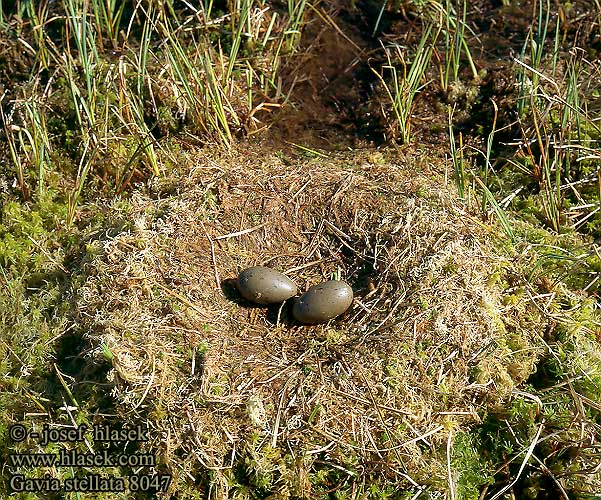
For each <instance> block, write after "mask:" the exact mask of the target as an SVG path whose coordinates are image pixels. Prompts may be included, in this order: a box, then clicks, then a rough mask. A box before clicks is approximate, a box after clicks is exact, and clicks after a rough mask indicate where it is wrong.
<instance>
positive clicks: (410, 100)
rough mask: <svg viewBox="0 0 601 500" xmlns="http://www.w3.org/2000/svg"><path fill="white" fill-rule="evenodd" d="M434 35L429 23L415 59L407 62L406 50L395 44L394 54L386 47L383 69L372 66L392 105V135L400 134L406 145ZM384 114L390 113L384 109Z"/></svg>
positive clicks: (392, 136) (397, 135) (393, 136)
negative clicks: (387, 74)
mask: <svg viewBox="0 0 601 500" xmlns="http://www.w3.org/2000/svg"><path fill="white" fill-rule="evenodd" d="M433 34H434V30H433V27H432V25H428V26H427V27H426V28H425V29H424V32H423V33H422V35H421V38H420V41H419V44H418V46H417V49H416V51H415V55H414V58H413V61H411V62H408V61H407V60H406V56H405V54H404V51H403V49H401V48H400V47H399V46H398V45H395V46H394V47H392V50H393V51H394V53H393V55H391V54H390V50H387V49H386V48H384V50H385V54H386V58H387V64H385V65H383V66H382V68H381V71H376V70H375V69H373V68H372V71H373V72H374V74H375V75H376V77H377V78H378V79H379V80H380V83H381V84H382V86H383V88H384V90H385V91H386V95H387V96H388V99H389V104H390V106H391V108H392V113H393V115H392V116H393V120H391V123H392V132H391V137H390V138H391V139H394V138H396V137H400V139H401V140H402V142H403V143H405V144H406V143H408V142H409V141H410V139H411V112H412V111H413V104H414V101H415V99H416V97H417V95H418V93H419V92H420V90H421V89H422V88H423V87H424V86H425V84H423V78H424V76H425V74H426V71H427V69H428V65H429V62H430V57H431V54H432V35H433ZM397 65H400V67H401V70H400V71H399V69H397ZM384 72H388V73H389V74H390V79H389V81H387V79H385V78H384V76H383V74H382V73H384ZM385 114H387V113H386V112H385Z"/></svg>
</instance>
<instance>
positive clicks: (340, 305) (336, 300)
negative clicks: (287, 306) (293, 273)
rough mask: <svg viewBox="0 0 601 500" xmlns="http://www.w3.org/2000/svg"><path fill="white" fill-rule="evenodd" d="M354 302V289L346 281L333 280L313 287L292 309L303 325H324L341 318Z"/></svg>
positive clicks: (297, 300)
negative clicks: (337, 317) (333, 319)
mask: <svg viewBox="0 0 601 500" xmlns="http://www.w3.org/2000/svg"><path fill="white" fill-rule="evenodd" d="M352 302H353V289H352V288H351V287H350V286H348V285H347V284H346V283H345V282H344V281H337V280H331V281H326V282H324V283H320V284H319V285H315V286H312V287H311V288H309V290H307V291H306V292H305V293H303V294H302V295H301V296H300V297H299V298H298V299H296V302H295V303H294V308H293V309H292V314H293V315H294V317H295V318H296V319H297V320H298V321H300V322H301V323H309V324H314V323H324V322H326V321H328V320H330V319H332V318H335V317H336V316H340V315H341V314H342V313H343V312H344V311H346V310H347V309H348V308H349V307H350V305H351V304H352Z"/></svg>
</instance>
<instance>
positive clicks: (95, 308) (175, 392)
mask: <svg viewBox="0 0 601 500" xmlns="http://www.w3.org/2000/svg"><path fill="white" fill-rule="evenodd" d="M428 154H429V155H430V156H428V157H427V156H426V153H423V154H422V153H420V152H411V153H410V152H407V153H403V154H401V153H398V152H397V153H395V156H394V157H390V158H385V157H383V156H382V155H381V154H380V153H378V152H373V151H371V152H365V153H359V154H358V153H357V152H353V156H352V157H351V156H348V157H347V156H346V155H345V154H344V153H335V154H334V153H332V154H327V155H325V156H317V157H308V156H307V155H305V156H294V155H283V154H281V153H279V152H265V151H262V150H261V149H260V148H256V149H255V148H254V147H253V146H251V145H245V146H244V150H242V147H241V148H240V150H238V151H232V152H230V153H219V154H214V153H213V154H211V153H209V152H194V153H188V156H186V157H184V158H182V159H181V164H182V165H184V167H185V165H186V163H188V166H189V168H188V171H189V173H188V174H187V177H186V178H185V179H184V178H181V179H178V180H167V179H163V180H159V181H156V182H155V184H154V185H152V186H149V187H147V188H146V189H144V190H140V191H139V192H137V193H136V194H134V196H133V198H132V199H131V207H130V216H131V223H130V224H129V225H128V227H127V228H125V229H122V230H121V231H117V234H116V235H114V236H111V237H109V236H106V237H105V239H98V240H97V241H96V242H95V243H94V244H93V245H92V247H91V251H92V253H94V256H93V257H92V258H90V259H89V262H88V264H87V267H86V274H87V276H88V277H87V278H86V280H85V282H84V283H83V285H82V286H81V287H80V288H79V292H78V293H79V295H78V317H79V321H80V323H81V324H82V325H83V326H84V327H85V329H86V331H87V332H89V339H90V342H91V344H92V346H93V347H94V349H93V352H92V355H91V356H90V359H91V360H92V361H93V360H94V359H98V358H100V357H102V356H104V357H106V358H108V359H110V362H111V363H112V366H111V370H110V371H109V373H108V379H109V382H111V383H112V384H113V391H112V394H113V396H114V400H115V401H116V408H117V411H118V412H119V414H120V417H121V418H122V419H123V420H124V421H125V422H127V423H131V424H132V425H133V424H139V423H144V425H146V426H147V427H148V429H149V435H150V438H151V440H150V442H148V443H145V446H146V447H147V448H148V449H152V450H154V451H155V452H157V451H158V452H160V456H161V461H162V462H163V463H164V464H166V467H168V468H169V470H170V471H171V472H172V473H173V474H174V475H175V477H174V482H173V485H172V488H174V489H177V487H178V482H180V481H182V482H183V481H184V480H186V481H189V480H190V478H193V479H194V480H195V482H196V484H197V486H198V488H199V489H200V490H202V491H205V492H210V493H211V495H213V496H215V497H226V496H227V494H228V489H229V488H231V487H232V484H246V485H247V486H248V487H250V488H252V489H253V490H254V491H263V492H264V493H266V494H267V493H277V494H279V495H280V496H282V495H283V496H284V497H288V496H295V497H307V496H310V495H312V494H313V493H315V492H316V488H322V490H320V491H322V493H323V491H325V490H323V488H326V489H327V486H328V485H329V486H330V487H331V488H335V487H336V485H337V484H341V482H345V481H346V482H347V483H348V482H349V481H357V484H359V483H361V482H363V484H366V481H367V484H370V482H375V481H379V480H383V481H387V482H388V483H389V484H399V485H405V486H407V487H408V488H412V487H415V488H418V487H420V488H421V487H422V486H424V485H427V486H429V487H430V488H433V489H434V490H437V489H439V490H444V489H445V488H446V486H447V482H448V480H449V472H448V471H447V466H448V463H447V462H448V459H449V460H450V457H448V456H447V453H448V452H449V450H452V446H451V445H452V441H453V436H454V435H456V434H457V432H461V430H462V429H466V428H468V427H469V426H470V425H474V424H476V423H478V422H479V420H480V419H481V418H482V416H483V415H484V414H485V413H486V411H487V410H488V409H489V408H490V407H492V406H496V405H499V404H502V403H503V402H504V401H506V399H507V398H508V396H509V395H510V393H511V391H512V390H513V389H514V387H515V385H516V384H518V383H520V382H522V381H523V380H524V378H525V377H526V376H527V375H528V374H529V373H530V372H531V371H532V367H533V365H534V362H535V359H536V355H537V353H536V349H534V348H533V347H532V346H533V345H534V343H533V341H532V339H533V337H534V336H535V335H536V334H537V333H536V332H537V331H538V330H539V329H540V328H542V326H541V325H539V324H535V322H534V320H533V319H532V318H534V317H535V315H532V317H531V319H530V320H529V321H531V324H529V325H524V322H525V321H526V320H525V319H524V315H523V310H524V307H526V306H525V305H524V302H523V301H521V300H508V297H510V292H509V291H507V288H508V285H507V281H506V280H508V279H509V278H508V276H509V275H510V274H511V264H510V261H509V260H508V258H507V257H504V256H502V255H499V253H500V252H499V241H500V238H499V236H498V234H497V233H498V230H497V229H495V228H493V227H491V226H489V225H488V224H486V223H483V222H482V220H481V219H479V218H478V217H477V215H475V214H470V213H468V212H466V210H465V207H464V206H463V205H461V204H459V203H457V202H456V201H455V199H454V196H453V194H452V193H450V192H449V189H448V187H447V186H446V184H445V182H444V178H443V175H444V174H443V173H441V172H444V162H442V161H441V162H440V164H439V165H432V164H430V163H428V162H430V161H431V158H432V157H431V152H429V153H428ZM351 158H352V159H351ZM426 158H428V160H426ZM495 241H496V243H495ZM501 253H502V252H501ZM252 265H264V266H270V267H272V268H274V269H277V270H279V271H282V272H284V273H285V274H286V275H288V276H289V277H291V278H292V279H293V280H294V281H295V282H296V284H297V285H299V289H300V290H301V291H304V290H306V289H307V288H308V287H309V286H311V285H314V284H316V283H318V282H320V281H323V280H326V279H332V278H339V279H344V280H346V281H347V282H348V283H349V284H350V285H351V286H352V288H353V290H354V293H355V300H354V302H353V305H352V307H351V308H350V309H349V311H347V312H346V313H345V314H344V315H343V316H341V317H339V318H336V319H335V320H333V321H331V322H329V323H328V324H324V325H318V326H303V325H300V324H298V323H296V322H295V321H294V320H293V318H292V316H291V314H290V305H289V304H288V303H285V304H283V305H282V306H280V305H275V306H269V307H257V306H254V305H252V304H250V303H248V302H245V301H244V300H243V299H242V298H241V297H240V296H239V295H238V294H237V292H236V289H235V287H234V286H232V283H233V279H234V278H236V276H237V275H238V273H239V272H240V271H241V270H242V269H244V268H246V267H248V266H252ZM182 484H183V483H182ZM316 485H317V486H316ZM324 485H325V486H324Z"/></svg>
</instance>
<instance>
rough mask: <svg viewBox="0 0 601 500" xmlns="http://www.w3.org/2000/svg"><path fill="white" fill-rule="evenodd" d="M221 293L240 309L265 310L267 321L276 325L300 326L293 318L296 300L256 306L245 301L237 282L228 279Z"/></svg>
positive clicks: (222, 283)
mask: <svg viewBox="0 0 601 500" xmlns="http://www.w3.org/2000/svg"><path fill="white" fill-rule="evenodd" d="M221 291H222V292H223V295H224V297H225V298H226V299H227V300H229V301H231V302H234V303H235V304H237V305H238V306H240V307H244V308H246V309H265V317H266V318H267V321H269V322H270V323H272V324H273V325H274V326H275V325H278V324H279V325H283V326H286V327H290V326H294V325H299V324H300V323H298V322H297V321H295V319H294V317H293V316H292V307H293V304H294V299H288V300H287V301H285V302H284V303H281V302H279V303H277V304H255V303H254V302H251V301H250V300H247V299H245V298H244V297H242V295H240V292H239V291H238V288H237V287H236V280H235V279H234V278H228V279H225V280H223V281H221Z"/></svg>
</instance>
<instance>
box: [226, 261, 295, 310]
mask: <svg viewBox="0 0 601 500" xmlns="http://www.w3.org/2000/svg"><path fill="white" fill-rule="evenodd" d="M236 287H237V288H238V291H239V292H240V295H242V296H243V297H244V298H245V299H247V300H250V301H251V302H255V303H257V304H274V303H277V302H284V301H285V300H287V299H289V298H290V297H294V296H295V295H296V294H297V292H298V288H297V287H296V285H295V284H294V282H293V281H292V280H291V279H290V278H288V277H287V276H284V275H283V274H282V273H280V272H278V271H276V270H275V269H271V268H269V267H263V266H254V267H249V268H248V269H245V270H244V271H242V272H241V273H240V275H239V276H238V279H237V280H236Z"/></svg>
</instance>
